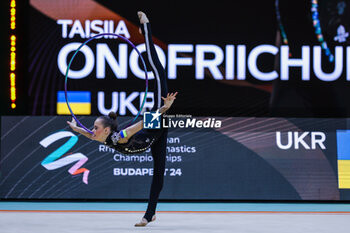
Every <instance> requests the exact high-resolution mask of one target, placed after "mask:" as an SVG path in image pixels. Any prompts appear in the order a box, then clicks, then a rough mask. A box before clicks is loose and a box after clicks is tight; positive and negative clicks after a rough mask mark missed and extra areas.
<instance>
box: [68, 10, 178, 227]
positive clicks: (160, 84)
mask: <svg viewBox="0 0 350 233" xmlns="http://www.w3.org/2000/svg"><path fill="white" fill-rule="evenodd" d="M137 14H138V17H139V20H140V24H141V31H142V34H143V35H144V36H145V41H146V51H147V55H148V60H149V63H150V64H151V68H152V72H153V74H154V76H155V78H156V80H157V82H156V88H155V92H154V97H155V98H154V106H153V108H152V110H151V111H156V110H158V111H159V113H162V114H163V113H165V112H166V111H167V110H168V109H169V108H170V107H171V105H172V104H173V102H174V100H175V99H176V95H177V92H176V93H170V94H169V93H168V88H167V82H166V76H165V70H164V68H163V67H162V65H161V63H160V61H159V58H158V56H157V53H156V50H155V47H154V44H153V41H152V34H151V27H150V24H149V20H148V18H147V16H146V15H145V14H144V13H143V12H141V11H139V12H138V13H137ZM163 96H166V97H163ZM162 100H163V101H162ZM162 102H163V105H162V106H161V103H162ZM116 117H117V115H116V113H114V112H110V113H109V114H108V116H100V117H98V118H97V119H96V120H95V123H94V128H93V130H92V132H93V134H90V133H89V132H87V131H86V130H85V129H83V128H81V127H78V126H77V123H76V121H75V120H74V118H73V119H72V121H71V122H70V121H67V123H68V124H69V126H70V127H71V128H72V129H73V130H74V131H75V132H78V133H80V134H82V135H84V136H86V137H87V138H89V139H91V140H95V141H98V142H101V143H104V144H105V145H107V146H109V147H112V148H114V149H115V150H117V151H119V152H120V153H123V154H135V153H142V152H144V151H146V150H147V149H148V148H151V152H152V157H153V161H154V169H153V179H152V185H151V191H150V196H149V200H148V207H147V210H146V213H145V215H144V216H143V218H142V220H141V221H140V222H139V223H136V224H135V226H137V227H138V226H146V225H147V224H148V223H149V222H153V221H154V220H155V219H156V217H155V212H156V206H157V201H158V197H159V194H160V192H161V190H162V187H163V179H164V170H165V157H166V145H167V135H168V131H167V129H153V130H151V129H143V120H141V121H139V122H137V123H135V124H133V125H131V126H129V127H127V128H126V129H124V130H121V131H119V130H118V124H117V121H116Z"/></svg>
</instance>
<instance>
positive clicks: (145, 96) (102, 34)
mask: <svg viewBox="0 0 350 233" xmlns="http://www.w3.org/2000/svg"><path fill="white" fill-rule="evenodd" d="M101 36H116V37H117V38H116V39H118V38H120V39H122V40H124V41H125V42H127V43H128V44H129V45H131V47H132V48H133V49H135V50H136V52H137V54H138V55H139V57H140V58H141V61H142V65H143V67H144V71H145V81H146V90H145V95H144V97H143V100H142V104H141V107H140V110H139V111H138V113H137V115H136V116H135V118H134V119H133V120H132V121H131V122H130V123H129V124H128V126H129V125H131V124H132V123H133V122H134V121H135V120H136V119H137V118H138V116H139V115H140V113H141V111H142V109H143V106H144V104H145V102H146V98H147V91H148V75H147V67H146V63H145V61H144V60H143V58H142V56H141V53H140V51H139V50H138V49H137V48H136V46H135V45H134V44H133V43H132V42H131V41H130V40H128V39H127V38H125V37H124V36H121V35H118V34H115V33H101V34H98V35H96V36H93V37H91V38H90V39H88V40H86V41H85V42H84V43H83V44H81V45H80V46H79V48H78V49H77V50H76V51H75V53H74V54H73V56H72V58H71V59H70V61H69V64H68V66H67V70H66V76H65V81H64V93H65V97H66V103H67V106H68V109H69V111H70V113H71V115H72V117H73V118H74V119H75V121H76V122H77V124H78V125H79V126H81V127H82V128H83V129H85V130H86V131H87V132H89V133H90V134H93V133H92V131H91V130H89V129H88V128H86V127H85V126H84V125H83V124H82V123H81V122H80V121H79V120H78V119H77V117H76V116H75V115H74V113H73V111H72V109H71V107H70V105H69V102H68V94H67V80H68V72H69V69H70V66H71V64H72V62H73V59H74V57H75V55H76V54H77V53H78V52H79V51H80V49H81V48H82V47H83V46H84V45H86V44H87V43H89V42H90V41H92V40H94V39H96V38H97V37H101Z"/></svg>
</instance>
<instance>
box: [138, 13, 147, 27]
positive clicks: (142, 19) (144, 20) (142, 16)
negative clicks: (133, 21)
mask: <svg viewBox="0 0 350 233" xmlns="http://www.w3.org/2000/svg"><path fill="white" fill-rule="evenodd" d="M137 15H138V16H139V20H140V24H145V23H149V20H148V18H147V16H146V14H145V13H143V12H142V11H138V12H137Z"/></svg>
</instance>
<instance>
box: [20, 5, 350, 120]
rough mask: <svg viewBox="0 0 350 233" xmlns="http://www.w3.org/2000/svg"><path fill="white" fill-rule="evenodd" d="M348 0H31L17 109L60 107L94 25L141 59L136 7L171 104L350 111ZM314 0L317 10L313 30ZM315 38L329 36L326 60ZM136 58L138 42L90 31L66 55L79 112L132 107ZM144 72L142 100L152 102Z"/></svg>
mask: <svg viewBox="0 0 350 233" xmlns="http://www.w3.org/2000/svg"><path fill="white" fill-rule="evenodd" d="M327 2H329V4H328V3H327ZM333 2H340V4H333ZM345 2H347V3H346V4H345V3H344V2H343V1H336V0H334V1H321V3H320V4H321V5H320V6H319V7H318V8H316V7H312V5H311V1H305V0H293V1H292V0H280V1H275V0H265V1H261V0H251V1H233V2H232V1H231V2H228V1H215V2H212V1H208V2H201V3H200V4H193V5H191V6H189V5H188V1H185V0H178V1H176V2H172V3H167V4H166V5H159V3H158V2H157V1H156V2H153V1H136V2H133V4H130V2H128V1H108V0H95V1H93V0H79V1H71V0H30V1H29V4H30V7H29V9H28V12H29V14H28V16H29V18H28V19H26V22H27V23H26V26H27V25H28V28H25V30H26V31H25V32H26V33H25V35H26V36H27V38H26V41H27V46H28V47H27V51H28V57H27V58H28V62H27V63H26V64H28V72H27V74H26V75H25V79H26V81H27V87H28V89H27V94H28V112H27V113H25V114H24V115H56V114H61V113H62V111H60V109H59V107H60V103H61V102H62V99H61V98H59V92H60V91H63V90H64V74H65V72H66V67H67V64H68V63H69V61H70V58H71V57H72V55H73V53H74V51H75V50H76V49H77V48H78V46H79V45H80V44H81V43H82V42H84V41H86V40H87V39H89V38H91V37H92V36H94V35H97V34H99V33H104V32H109V33H117V34H121V35H122V36H125V37H126V38H128V39H130V40H131V41H132V42H133V43H134V44H136V45H137V46H138V48H139V50H140V51H141V52H143V56H144V57H145V59H146V60H147V56H146V55H145V53H144V51H145V46H144V38H143V36H142V35H141V34H139V20H138V18H137V15H136V12H137V11H138V10H143V11H145V12H146V13H147V15H148V17H149V19H150V21H151V25H152V32H153V36H154V37H153V39H154V42H155V44H156V47H157V51H158V54H159V58H160V60H161V62H162V63H163V65H164V67H165V70H166V74H167V77H168V85H169V91H178V92H179V96H178V97H179V98H178V99H177V104H176V105H174V107H173V109H174V111H175V112H177V113H184V114H192V115H198V116H259V117H262V116H266V117H267V116H282V117H290V116H307V117H315V116H327V117H329V116H336V117H344V116H350V110H349V109H350V106H349V105H350V104H349V102H348V101H344V99H349V98H350V91H349V85H348V83H349V80H350V66H349V64H350V63H349V59H350V50H349V47H348V44H349V39H350V37H349V36H348V33H349V29H350V28H349V26H348V22H349V20H348V19H349V15H350V13H349V12H350V7H349V6H350V4H348V2H349V1H348V0H347V1H345ZM275 3H280V4H277V6H276V5H275ZM323 3H324V4H323ZM326 3H327V4H326ZM341 3H343V4H341ZM313 9H318V10H319V11H320V12H319V25H320V26H321V28H320V29H317V30H316V28H315V25H318V24H316V23H317V21H315V20H316V19H314V18H313V17H312V15H313V14H312V12H313ZM278 19H279V20H278ZM282 28H283V31H282V32H281V30H282ZM315 31H316V32H322V33H323V34H322V35H319V34H317V33H315ZM320 38H322V40H324V41H325V42H327V46H328V47H329V49H330V53H331V54H332V56H333V58H334V60H333V61H329V56H327V55H326V53H327V52H326V50H325V49H322V47H324V44H323V43H320V42H319V39H320ZM335 47H336V48H335ZM19 59H22V58H19ZM23 59H24V58H23ZM140 65H141V63H140V61H139V59H138V56H137V54H136V52H135V51H133V50H132V49H131V47H130V46H128V45H127V43H125V42H124V41H122V40H118V39H115V38H112V37H109V36H106V37H102V38H100V39H96V40H93V41H91V42H89V43H88V44H87V45H86V46H84V47H83V48H82V50H81V52H79V53H78V54H77V56H76V58H75V60H74V62H73V63H72V66H71V72H70V73H69V80H68V90H71V91H80V92H81V91H82V92H83V93H84V96H88V97H87V98H82V97H81V98H80V99H79V100H80V101H81V102H84V103H86V109H84V110H83V114H87V115H88V114H91V115H99V114H107V113H108V111H109V110H113V111H116V112H117V113H118V114H119V115H122V116H124V115H126V116H131V115H136V113H137V111H136V109H138V108H139V106H140V102H141V100H142V99H143V96H144V94H145V82H144V74H143V71H142V68H141V66H140ZM148 70H150V69H149V67H148ZM150 75H151V77H150V82H151V84H150V88H149V90H148V96H147V100H146V107H149V106H152V103H153V95H152V94H153V91H154V84H153V82H152V81H153V77H152V74H151V72H150ZM63 102H64V101H63ZM271 114H272V115H271Z"/></svg>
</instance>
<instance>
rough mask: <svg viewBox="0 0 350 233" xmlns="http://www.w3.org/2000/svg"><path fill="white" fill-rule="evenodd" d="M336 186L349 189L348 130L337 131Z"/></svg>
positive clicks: (349, 154)
mask: <svg viewBox="0 0 350 233" xmlns="http://www.w3.org/2000/svg"><path fill="white" fill-rule="evenodd" d="M337 151H338V186H339V188H340V189H350V130H337Z"/></svg>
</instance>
